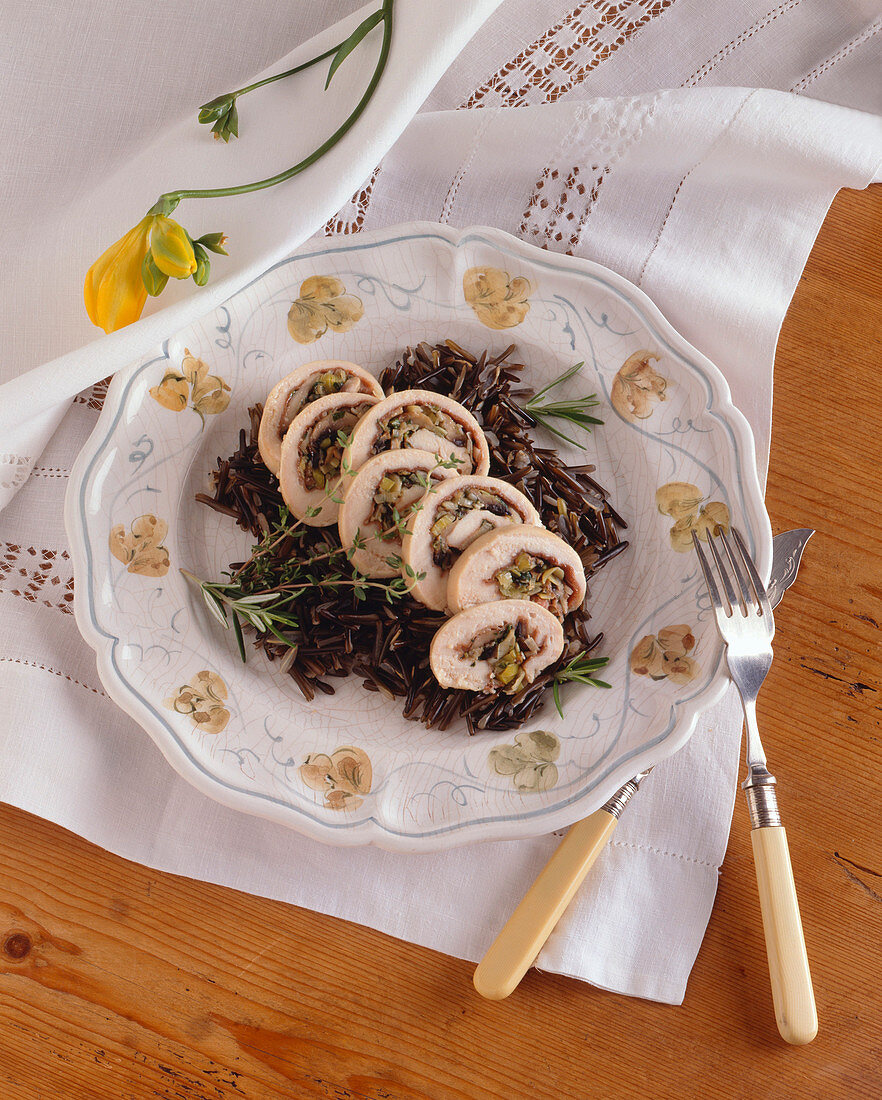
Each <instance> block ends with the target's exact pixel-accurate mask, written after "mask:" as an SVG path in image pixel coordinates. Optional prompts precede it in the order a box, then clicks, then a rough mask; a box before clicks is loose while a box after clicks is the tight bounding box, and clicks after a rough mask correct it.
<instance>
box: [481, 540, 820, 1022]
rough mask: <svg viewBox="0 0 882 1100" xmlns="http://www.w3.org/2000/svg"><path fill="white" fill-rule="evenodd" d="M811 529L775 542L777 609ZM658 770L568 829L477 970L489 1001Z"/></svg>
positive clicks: (511, 981) (505, 989)
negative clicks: (646, 782) (643, 785)
mask: <svg viewBox="0 0 882 1100" xmlns="http://www.w3.org/2000/svg"><path fill="white" fill-rule="evenodd" d="M813 534H814V531H812V530H810V529H809V528H801V529H799V530H796V531H783V532H782V533H781V534H780V535H776V536H775V538H774V539H773V540H772V573H771V579H770V580H769V586H768V589H767V592H768V597H769V602H770V604H771V606H772V607H777V606H778V604H779V603H780V601H781V597H782V596H783V595H784V593H785V591H786V590H787V589H788V588H789V587H790V585H791V584H793V582H794V580H795V579H796V573H797V570H798V569H799V562H800V559H801V558H802V552H803V550H804V549H805V544H806V543H807V542H808V540H809V539H810V538H811V536H812V535H813ZM651 770H652V769H651V768H650V769H647V770H646V771H644V772H640V773H639V774H638V775H635V776H634V778H633V779H629V780H628V782H627V783H626V784H625V785H624V786H623V787H621V788H620V789H619V790H618V791H616V793H615V794H614V795H613V796H612V798H611V799H610V800H609V802H607V803H606V804H605V805H604V806H602V807H601V808H600V809H599V810H596V811H595V812H594V813H593V814H591V815H590V816H589V817H586V818H585V819H584V820H583V821H579V822H577V823H576V824H575V825H573V826H572V827H571V828H570V829H569V831H568V832H567V834H566V836H565V837H564V839H563V840H562V841H561V843H560V844H559V845H558V847H557V849H556V850H555V852H554V855H552V857H551V859H550V860H549V861H548V863H547V864H546V865H545V867H544V868H543V869H542V871H541V872H540V873H539V876H538V877H537V879H536V881H535V882H534V883H533V885H532V886H531V887H530V889H529V890H528V891H527V893H526V894H525V895H524V898H523V900H522V901H521V903H520V904H519V905H518V907H517V908H516V909H515V911H514V913H512V915H511V916H510V917H509V919H508V921H507V922H506V923H505V925H504V926H503V928H502V930H501V931H500V933H499V935H498V936H497V937H496V939H495V940H494V941H493V944H492V945H491V947H490V949H489V950H488V951H487V954H486V955H485V956H484V958H483V959H482V960H481V962H480V963H479V964H478V967H477V969H476V970H475V976H474V983H475V989H477V991H478V992H479V993H480V994H481V996H482V997H486V998H487V999H488V1000H493V1001H498V1000H502V998H503V997H507V996H508V995H509V994H510V993H512V992H513V991H514V990H515V989H516V988H517V986H518V983H519V982H520V980H521V978H523V976H524V974H526V972H527V971H528V970H529V968H530V967H531V966H532V965H533V963H534V962H535V960H536V956H537V955H538V954H539V952H540V950H541V949H542V946H543V944H544V943H545V941H546V940H547V939H548V937H549V935H550V934H551V932H552V930H553V929H554V926H555V925H556V924H557V922H558V921H559V920H560V918H561V917H562V916H563V914H564V912H565V910H566V908H567V906H568V905H569V904H570V902H571V901H572V899H573V897H574V896H575V894H576V891H577V890H578V889H579V887H580V886H581V885H582V882H583V880H584V879H585V876H586V875H587V874H588V872H589V871H590V870H591V868H592V867H593V866H594V863H595V861H596V859H597V857H598V856H599V855H600V853H601V852H602V851H603V849H604V848H605V847H606V845H607V843H608V842H609V840H610V838H611V837H612V834H613V833H614V832H615V828H616V825H617V824H618V820H619V816H620V814H621V813H622V811H623V810H624V808H625V807H626V806H627V804H628V802H629V801H630V800H631V798H632V797H633V796H634V795H635V794H636V792H637V790H638V789H639V787H640V784H641V783H642V782H643V780H644V779H645V778H646V776H647V775H649V772H650V771H651Z"/></svg>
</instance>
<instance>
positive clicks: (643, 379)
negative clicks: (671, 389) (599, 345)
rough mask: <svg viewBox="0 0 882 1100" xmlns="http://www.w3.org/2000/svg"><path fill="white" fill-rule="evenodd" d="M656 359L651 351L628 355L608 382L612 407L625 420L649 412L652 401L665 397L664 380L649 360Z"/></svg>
mask: <svg viewBox="0 0 882 1100" xmlns="http://www.w3.org/2000/svg"><path fill="white" fill-rule="evenodd" d="M653 359H654V360H655V361H656V362H658V356H657V355H654V354H653V353H652V352H651V351H645V350H642V351H635V352H634V354H633V355H629V356H628V358H627V359H626V360H625V362H624V363H623V364H622V366H621V367H620V368H619V372H618V374H617V375H616V376H615V379H614V380H613V384H612V393H611V394H610V400H611V401H612V405H613V408H614V409H615V410H616V412H617V413H618V414H619V416H621V417H622V419H623V420H627V421H628V423H629V424H633V423H634V422H635V421H636V420H646V419H647V418H648V417H650V416H652V412H653V409H654V408H655V403H656V401H667V392H666V391H667V387H668V380H667V379H666V378H663V377H662V376H661V375H660V374H659V373H658V372H657V371H656V370H654V368H653V366H652V363H651V361H650V360H653Z"/></svg>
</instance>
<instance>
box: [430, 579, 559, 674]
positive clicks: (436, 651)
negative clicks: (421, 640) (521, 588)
mask: <svg viewBox="0 0 882 1100" xmlns="http://www.w3.org/2000/svg"><path fill="white" fill-rule="evenodd" d="M563 647H564V633H563V627H562V626H561V625H560V622H559V620H558V619H556V618H555V617H554V615H552V614H551V612H550V611H546V610H545V608H544V607H540V606H539V604H535V603H530V601H529V600H498V601H496V602H495V603H482V604H478V605H477V606H475V607H470V608H468V609H467V610H465V611H460V612H459V614H457V615H454V616H453V618H451V619H448V620H447V622H446V623H445V624H444V625H443V626H442V627H441V628H440V629H439V630H438V632H437V633H436V634H435V637H434V638H433V639H432V644H431V646H430V648H429V663H430V664H431V666H432V672H433V673H434V674H435V679H436V680H437V681H438V683H439V684H440V685H441V686H442V687H445V688H463V689H465V690H466V691H502V692H505V694H507V695H514V694H516V692H518V691H520V690H521V689H522V688H524V687H526V686H527V685H528V684H531V683H532V682H533V680H534V679H535V678H536V676H537V674H538V673H540V672H541V671H542V669H544V668H547V667H548V665H550V664H553V663H554V662H555V661H556V660H557V659H558V657H559V656H560V655H561V653H563Z"/></svg>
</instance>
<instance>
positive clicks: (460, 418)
mask: <svg viewBox="0 0 882 1100" xmlns="http://www.w3.org/2000/svg"><path fill="white" fill-rule="evenodd" d="M406 447H413V448H415V449H417V450H420V451H430V452H431V453H432V454H434V455H437V456H438V457H439V458H440V459H442V460H443V461H448V460H450V459H456V460H457V464H456V467H455V469H456V471H457V472H458V473H460V474H486V473H487V472H488V470H489V469H490V448H489V447H488V446H487V440H486V438H485V436H484V433H483V432H482V431H481V426H480V425H479V424H478V422H477V420H475V418H474V417H473V416H472V414H471V413H470V412H469V411H468V409H466V408H464V407H463V406H462V405H460V404H459V402H458V401H453V400H452V399H451V398H449V397H445V396H444V395H443V394H440V393H432V392H431V391H430V390H402V391H401V392H400V393H393V394H391V395H390V396H389V397H387V398H386V399H385V400H383V401H380V402H379V404H377V405H376V406H374V408H373V409H372V410H371V412H370V414H369V415H368V416H366V417H365V418H364V420H363V421H362V423H361V424H359V426H358V430H357V431H356V432H355V433H353V436H352V442H351V444H350V447H349V455H348V460H349V463H350V465H351V467H352V469H353V470H358V469H360V468H361V467H362V466H363V465H364V464H365V462H367V460H368V459H369V458H371V457H372V456H373V455H377V454H382V453H383V452H384V451H398V450H402V449H404V448H406Z"/></svg>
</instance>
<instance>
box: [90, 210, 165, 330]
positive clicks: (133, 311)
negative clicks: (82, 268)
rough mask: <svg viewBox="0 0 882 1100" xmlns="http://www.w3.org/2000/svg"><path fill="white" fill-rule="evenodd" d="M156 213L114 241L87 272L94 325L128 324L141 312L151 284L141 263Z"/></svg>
mask: <svg viewBox="0 0 882 1100" xmlns="http://www.w3.org/2000/svg"><path fill="white" fill-rule="evenodd" d="M152 224H153V217H152V216H151V215H148V216H147V217H146V218H142V219H141V221H139V222H138V224H137V225H136V226H135V228H134V229H130V230H129V231H128V233H126V235H125V236H124V237H120V239H119V240H118V241H117V242H116V244H112V245H111V246H110V248H108V249H107V251H106V252H105V253H104V254H103V255H102V256H100V257H99V259H97V260H96V261H95V263H93V264H92V266H91V267H90V268H89V270H88V271H87V272H86V283H85V286H84V287H83V297H84V299H85V302H86V312H87V313H88V314H89V320H90V321H91V322H92V324H93V325H98V327H99V328H103V329H104V331H105V332H115V331H116V329H118V328H124V327H125V326H126V325H130V324H131V323H132V322H133V321H137V320H138V318H139V317H140V316H141V311H142V310H143V308H144V303H145V302H146V301H147V288H146V287H145V286H144V279H143V277H142V275H141V265H142V264H143V262H144V257H145V256H146V255H147V248H148V237H149V236H150V230H151V227H152Z"/></svg>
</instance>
